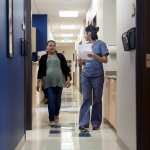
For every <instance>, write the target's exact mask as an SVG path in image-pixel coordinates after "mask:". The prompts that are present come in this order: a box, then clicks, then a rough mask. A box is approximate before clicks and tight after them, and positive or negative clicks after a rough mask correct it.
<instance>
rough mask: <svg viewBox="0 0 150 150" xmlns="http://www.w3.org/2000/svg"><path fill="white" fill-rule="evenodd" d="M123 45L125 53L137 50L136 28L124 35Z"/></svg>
mask: <svg viewBox="0 0 150 150" xmlns="http://www.w3.org/2000/svg"><path fill="white" fill-rule="evenodd" d="M122 43H123V47H124V50H125V51H131V50H135V46H136V28H135V27H134V28H131V29H129V30H128V31H127V32H125V33H123V34H122Z"/></svg>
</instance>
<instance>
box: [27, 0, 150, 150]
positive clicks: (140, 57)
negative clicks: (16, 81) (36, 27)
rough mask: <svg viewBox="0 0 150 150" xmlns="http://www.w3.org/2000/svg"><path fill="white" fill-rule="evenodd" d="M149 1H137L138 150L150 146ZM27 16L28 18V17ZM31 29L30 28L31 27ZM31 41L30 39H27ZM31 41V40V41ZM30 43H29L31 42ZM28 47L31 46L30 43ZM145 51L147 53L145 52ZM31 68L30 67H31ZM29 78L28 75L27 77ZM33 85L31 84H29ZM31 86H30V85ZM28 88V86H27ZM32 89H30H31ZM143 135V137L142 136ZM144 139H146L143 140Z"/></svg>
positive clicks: (144, 149) (28, 110)
mask: <svg viewBox="0 0 150 150" xmlns="http://www.w3.org/2000/svg"><path fill="white" fill-rule="evenodd" d="M27 2H28V4H27V3H26V5H28V6H30V7H27V8H28V11H27V13H28V15H29V16H31V13H29V12H30V11H31V5H30V2H29V1H27ZM149 3H150V2H149V1H148V0H143V1H142V2H141V1H140V0H137V3H136V6H137V12H136V13H137V24H136V25H137V51H136V85H137V87H136V102H137V106H136V108H137V150H148V146H149V139H150V132H149V126H150V123H149V121H148V119H147V116H148V114H149V113H150V112H149V110H150V109H149V108H148V106H149V103H150V102H149V100H148V99H150V95H149V93H150V92H149V91H148V90H149V89H150V88H149V86H150V78H149V76H150V69H149V64H145V59H146V58H147V59H148V60H149V55H147V54H149V53H150V52H149V46H150V45H149V32H150V30H149V27H148V26H149V24H150V23H149V16H148V15H145V14H149V9H148V6H149ZM28 15H27V16H28ZM27 23H28V27H29V26H31V21H30V20H28V21H27ZM29 28H30V27H29ZM30 33H31V31H28V32H27V37H30V36H29V35H30ZM27 39H29V38H27ZM30 41H31V40H30ZM30 41H28V42H30ZM26 46H29V47H30V46H31V45H30V44H29V43H28V45H26ZM143 50H145V51H143ZM28 58H29V59H30V60H31V52H30V51H29V55H28ZM28 62H29V61H28ZM29 66H30V67H29ZM29 66H28V67H29V68H27V70H28V71H27V72H29V71H30V75H31V61H30V63H29ZM27 76H28V75H27ZM28 79H29V80H28V81H31V76H30V77H28ZM29 83H31V82H29ZM28 85H29V84H28ZM26 87H27V86H26ZM29 87H30V88H29ZM31 87H32V85H30V86H28V88H26V89H28V90H29V91H28V92H27V93H28V94H26V95H28V98H27V97H26V100H27V101H26V110H27V112H28V113H27V112H26V113H27V120H26V123H27V122H28V123H27V129H31V127H32V117H31V116H32V104H31V102H32V100H31ZM142 135H143V136H142ZM143 137H144V138H143Z"/></svg>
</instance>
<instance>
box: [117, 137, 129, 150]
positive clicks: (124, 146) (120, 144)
mask: <svg viewBox="0 0 150 150" xmlns="http://www.w3.org/2000/svg"><path fill="white" fill-rule="evenodd" d="M117 143H118V144H119V146H120V147H121V148H122V150H130V149H129V147H128V146H127V145H126V144H125V143H124V142H123V141H122V139H121V138H120V137H119V136H118V137H117Z"/></svg>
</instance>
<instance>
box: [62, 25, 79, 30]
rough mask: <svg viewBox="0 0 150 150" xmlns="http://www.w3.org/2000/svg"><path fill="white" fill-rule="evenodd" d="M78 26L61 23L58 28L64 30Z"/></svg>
mask: <svg viewBox="0 0 150 150" xmlns="http://www.w3.org/2000/svg"><path fill="white" fill-rule="evenodd" d="M78 28H79V27H78V26H77V25H61V26H60V29H62V30H63V29H64V30H74V29H78Z"/></svg>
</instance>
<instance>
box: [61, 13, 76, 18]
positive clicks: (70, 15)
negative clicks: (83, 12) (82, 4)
mask: <svg viewBox="0 0 150 150" xmlns="http://www.w3.org/2000/svg"><path fill="white" fill-rule="evenodd" d="M78 16H79V11H59V17H73V18H76V17H78Z"/></svg>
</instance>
